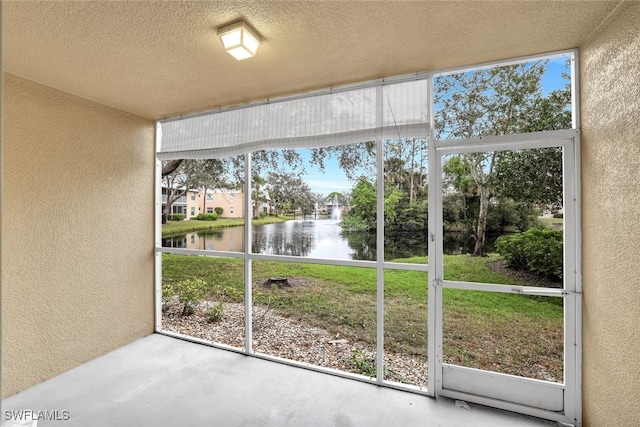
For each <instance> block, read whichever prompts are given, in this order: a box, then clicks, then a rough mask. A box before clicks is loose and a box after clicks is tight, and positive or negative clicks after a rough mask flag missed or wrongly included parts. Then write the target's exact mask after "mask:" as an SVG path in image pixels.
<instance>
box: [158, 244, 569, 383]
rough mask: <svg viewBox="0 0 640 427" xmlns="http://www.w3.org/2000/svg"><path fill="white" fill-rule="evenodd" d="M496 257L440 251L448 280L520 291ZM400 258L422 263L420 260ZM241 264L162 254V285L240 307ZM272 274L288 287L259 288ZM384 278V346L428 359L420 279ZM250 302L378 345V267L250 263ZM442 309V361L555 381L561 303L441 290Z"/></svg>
mask: <svg viewBox="0 0 640 427" xmlns="http://www.w3.org/2000/svg"><path fill="white" fill-rule="evenodd" d="M496 260H499V257H497V256H496V255H492V256H490V257H486V258H480V257H472V256H468V255H450V256H446V255H445V258H444V263H445V278H446V279H450V280H461V281H470V282H487V283H497V284H505V285H519V284H520V285H526V283H520V282H518V281H516V280H515V279H512V278H510V277H508V276H505V275H502V274H498V273H495V272H492V271H491V270H490V269H489V268H488V265H487V264H488V263H489V262H493V261H496ZM402 261H403V262H422V263H424V262H426V260H425V258H412V259H408V260H402ZM243 262H244V261H243V260H240V259H229V258H213V257H196V256H184V255H173V254H164V255H163V280H164V281H165V282H172V283H175V282H178V281H180V280H183V279H186V278H194V277H195V278H201V279H203V280H204V281H205V282H207V286H208V291H209V293H210V295H212V297H214V298H221V297H222V298H224V299H226V300H227V301H238V302H239V301H242V300H243V294H244V279H243V275H244V264H243ZM270 277H286V278H288V279H289V280H290V281H291V284H292V286H291V287H288V288H278V287H276V286H271V287H266V286H262V285H261V284H262V283H263V282H264V281H265V280H266V279H267V278H270ZM384 281H385V303H384V310H385V325H384V327H385V349H387V350H391V351H394V352H400V353H406V354H412V355H418V356H426V351H427V310H426V307H427V286H428V280H427V274H426V273H424V272H416V271H404V270H385V275H384ZM253 300H254V304H259V305H263V306H268V307H270V308H271V309H272V310H274V311H275V312H276V313H278V314H280V315H283V316H288V317H293V318H296V319H299V320H302V321H305V322H308V323H309V324H311V325H314V326H318V327H321V328H324V329H326V330H328V331H330V332H331V333H332V334H334V335H335V336H341V337H345V338H347V339H349V340H350V341H353V340H362V341H366V342H369V343H374V342H375V330H376V326H375V325H376V313H375V307H376V270H375V269H369V268H358V267H342V266H329V265H316V264H298V263H286V262H276V261H253ZM443 313H444V314H443V322H444V324H443V331H444V357H445V361H446V362H448V363H455V364H461V365H463V366H468V367H476V368H481V369H491V370H496V371H499V372H505V373H512V374H517V375H526V376H530V377H534V378H539V379H545V378H547V377H555V378H557V379H559V380H562V359H563V344H562V338H563V337H562V329H563V323H562V322H563V308H562V300H561V299H560V298H551V297H532V296H523V295H514V294H506V293H493V292H477V291H464V290H456V289H444V292H443Z"/></svg>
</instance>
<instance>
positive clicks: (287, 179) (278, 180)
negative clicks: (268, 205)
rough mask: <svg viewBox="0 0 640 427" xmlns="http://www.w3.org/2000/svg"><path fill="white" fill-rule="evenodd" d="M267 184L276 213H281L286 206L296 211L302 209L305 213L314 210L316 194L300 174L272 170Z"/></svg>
mask: <svg viewBox="0 0 640 427" xmlns="http://www.w3.org/2000/svg"><path fill="white" fill-rule="evenodd" d="M266 185H267V188H268V189H269V195H270V196H271V202H272V203H273V205H274V207H275V209H276V214H278V215H279V214H281V213H282V212H283V211H284V210H285V208H288V209H292V210H294V211H295V210H296V209H300V210H301V211H302V212H303V213H305V214H310V213H312V212H313V209H314V206H315V198H314V195H313V193H312V192H311V189H310V188H309V186H308V185H307V183H305V182H304V181H303V180H302V178H300V176H298V175H296V174H292V173H284V172H282V173H277V172H270V173H269V175H267V180H266Z"/></svg>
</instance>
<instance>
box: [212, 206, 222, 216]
mask: <svg viewBox="0 0 640 427" xmlns="http://www.w3.org/2000/svg"><path fill="white" fill-rule="evenodd" d="M213 210H214V211H215V212H216V214H217V215H218V216H220V215H222V212H224V209H222V208H221V207H220V206H216V207H215V208H213Z"/></svg>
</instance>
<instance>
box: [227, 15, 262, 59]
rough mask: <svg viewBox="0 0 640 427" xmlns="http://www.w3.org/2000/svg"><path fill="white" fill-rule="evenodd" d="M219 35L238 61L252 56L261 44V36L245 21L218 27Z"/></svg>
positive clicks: (228, 51) (228, 50) (230, 53)
mask: <svg viewBox="0 0 640 427" xmlns="http://www.w3.org/2000/svg"><path fill="white" fill-rule="evenodd" d="M218 36H220V40H222V44H223V45H224V48H225V49H226V51H227V53H229V55H231V56H233V57H234V58H236V59H237V60H238V61H241V60H243V59H247V58H251V57H252V56H253V55H255V54H256V51H257V50H258V46H260V42H261V39H260V36H259V35H258V34H256V32H255V31H253V30H252V29H251V28H249V26H248V25H247V24H246V23H245V22H244V21H239V22H235V23H233V24H230V25H227V26H225V27H221V28H218Z"/></svg>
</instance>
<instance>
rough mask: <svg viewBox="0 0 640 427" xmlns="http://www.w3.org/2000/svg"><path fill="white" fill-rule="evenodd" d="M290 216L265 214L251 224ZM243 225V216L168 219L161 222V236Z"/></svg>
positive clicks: (271, 222) (259, 223) (269, 222)
mask: <svg viewBox="0 0 640 427" xmlns="http://www.w3.org/2000/svg"><path fill="white" fill-rule="evenodd" d="M291 218H292V217H290V216H266V217H264V218H259V219H253V220H252V221H251V223H252V224H253V225H264V224H273V223H276V222H284V221H288V220H290V219H291ZM241 225H244V218H219V219H217V220H216V221H198V220H197V219H190V220H187V221H169V222H168V223H166V224H162V237H171V236H178V235H181V234H185V233H189V232H192V231H202V230H215V229H218V228H226V227H238V226H241Z"/></svg>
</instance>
